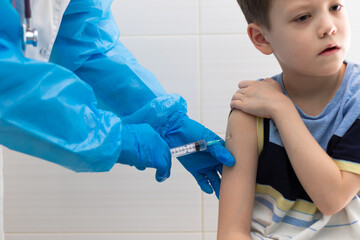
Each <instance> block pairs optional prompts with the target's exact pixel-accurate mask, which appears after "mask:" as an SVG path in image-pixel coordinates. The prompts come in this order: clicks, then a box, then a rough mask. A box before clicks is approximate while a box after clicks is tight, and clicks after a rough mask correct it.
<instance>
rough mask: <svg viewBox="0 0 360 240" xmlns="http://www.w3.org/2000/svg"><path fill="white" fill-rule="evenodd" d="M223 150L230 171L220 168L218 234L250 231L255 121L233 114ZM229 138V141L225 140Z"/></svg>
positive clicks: (255, 150) (254, 159)
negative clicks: (230, 159) (229, 158)
mask: <svg viewBox="0 0 360 240" xmlns="http://www.w3.org/2000/svg"><path fill="white" fill-rule="evenodd" d="M226 134H227V140H226V147H227V149H228V150H229V151H230V152H231V153H232V155H233V156H234V158H235V160H236V163H235V165H234V166H233V167H225V166H224V168H223V174H222V182H221V188H220V205H219V233H227V232H231V231H232V230H234V231H235V232H244V233H245V232H246V233H248V231H250V223H251V216H252V209H253V204H254V194H255V186H256V170H257V158H258V152H257V150H258V146H257V134H256V118H255V117H254V116H252V115H248V114H246V113H244V112H241V111H239V110H234V111H233V112H232V113H231V115H230V116H229V119H228V126H227V133H226ZM229 137H230V138H229Z"/></svg>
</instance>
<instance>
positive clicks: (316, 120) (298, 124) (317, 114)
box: [218, 0, 360, 240]
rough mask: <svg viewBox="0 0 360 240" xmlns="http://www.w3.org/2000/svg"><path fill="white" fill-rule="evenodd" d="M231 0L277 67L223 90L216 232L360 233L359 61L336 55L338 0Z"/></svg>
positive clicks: (342, 40) (340, 26)
mask: <svg viewBox="0 0 360 240" xmlns="http://www.w3.org/2000/svg"><path fill="white" fill-rule="evenodd" d="M238 3H239V5H240V7H241V9H242V11H243V13H244V15H245V17H246V19H247V21H248V23H249V25H248V35H249V37H250V40H251V41H252V43H253V44H254V46H255V47H256V48H257V49H258V50H259V51H261V52H262V53H264V54H274V55H275V57H276V59H277V60H278V62H279V64H280V66H281V68H282V70H283V73H282V74H279V75H277V76H275V77H273V79H265V80H263V81H244V82H240V83H239V88H240V89H239V90H238V91H237V93H236V94H235V95H234V96H233V99H232V103H231V106H232V108H236V109H239V110H241V111H237V110H235V111H233V112H232V114H231V115H230V117H229V122H228V129H227V137H228V138H229V137H230V140H229V141H227V143H226V145H227V147H228V149H229V150H230V152H232V154H233V155H234V157H235V159H236V164H235V166H234V167H233V168H227V167H224V169H223V178H222V183H221V191H220V205H219V226H218V239H219V240H228V239H239V240H240V239H241V240H243V239H306V240H308V239H360V198H359V196H358V194H359V191H360V141H359V138H360V121H359V118H360V66H359V65H356V64H354V63H351V62H349V61H344V59H345V56H346V53H347V51H348V48H349V42H350V41H349V39H350V36H349V35H350V34H349V32H350V31H349V23H348V20H347V15H346V11H345V6H344V4H345V2H344V1H334V0H302V1H298V0H238ZM255 116H257V117H258V118H256V117H255ZM259 117H262V118H264V120H263V119H262V118H259ZM234 186H235V187H234Z"/></svg>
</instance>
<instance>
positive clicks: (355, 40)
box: [347, 31, 360, 64]
mask: <svg viewBox="0 0 360 240" xmlns="http://www.w3.org/2000/svg"><path fill="white" fill-rule="evenodd" d="M351 38H352V40H351V46H350V50H349V53H348V57H347V59H349V60H351V61H353V62H355V63H358V64H360V54H359V53H360V31H359V32H354V33H353V34H352V37H351Z"/></svg>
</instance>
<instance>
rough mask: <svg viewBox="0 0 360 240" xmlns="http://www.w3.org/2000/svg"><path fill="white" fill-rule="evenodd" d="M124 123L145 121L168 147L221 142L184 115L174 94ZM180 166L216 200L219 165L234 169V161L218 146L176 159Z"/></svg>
mask: <svg viewBox="0 0 360 240" xmlns="http://www.w3.org/2000/svg"><path fill="white" fill-rule="evenodd" d="M122 120H123V122H124V123H128V124H137V123H142V122H146V123H148V124H150V125H151V127H153V128H154V129H155V130H156V131H157V132H158V133H160V135H161V136H162V137H163V139H165V141H166V142H167V143H168V145H169V146H170V147H178V146H181V145H184V144H187V143H191V142H195V141H198V140H202V139H204V140H205V141H206V142H207V141H210V140H217V139H220V137H219V136H217V135H216V134H215V133H213V132H212V131H210V130H209V129H207V128H205V127H204V126H203V125H201V124H200V123H198V122H196V121H194V120H191V119H190V118H189V117H188V116H187V115H186V102H185V100H184V99H183V98H182V97H181V96H179V95H177V94H171V95H164V96H161V97H158V98H156V99H154V100H153V101H151V102H150V103H148V104H147V105H145V106H143V107H142V108H141V109H139V110H138V111H136V112H135V113H133V114H132V115H130V116H127V117H124V118H123V119H122ZM178 159H179V161H180V162H181V164H182V165H183V166H184V167H185V168H186V169H187V170H188V171H189V172H190V173H191V174H192V175H193V176H194V177H195V179H196V181H197V182H198V184H199V186H200V188H201V189H202V190H203V191H204V192H206V193H209V194H211V193H213V190H214V191H215V194H216V196H217V197H219V191H220V176H219V174H221V170H222V164H225V165H226V166H229V167H230V166H233V165H234V164H235V159H234V158H233V156H232V155H231V154H230V153H229V152H228V151H227V150H226V148H225V147H224V146H222V145H221V144H220V143H219V144H215V145H212V146H209V148H208V149H207V150H206V151H205V152H199V153H194V154H191V155H188V156H183V157H179V158H178Z"/></svg>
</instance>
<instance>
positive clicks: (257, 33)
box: [247, 23, 274, 55]
mask: <svg viewBox="0 0 360 240" xmlns="http://www.w3.org/2000/svg"><path fill="white" fill-rule="evenodd" d="M247 33H248V35H249V37H250V40H251V42H252V43H253V44H254V46H255V47H256V48H257V49H258V50H259V51H260V52H262V53H263V54H266V55H270V54H272V53H273V52H274V51H273V49H272V47H271V45H270V43H269V42H268V41H267V40H266V39H265V36H264V33H263V29H262V27H261V26H260V25H257V24H255V23H250V24H249V25H248V28H247Z"/></svg>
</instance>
